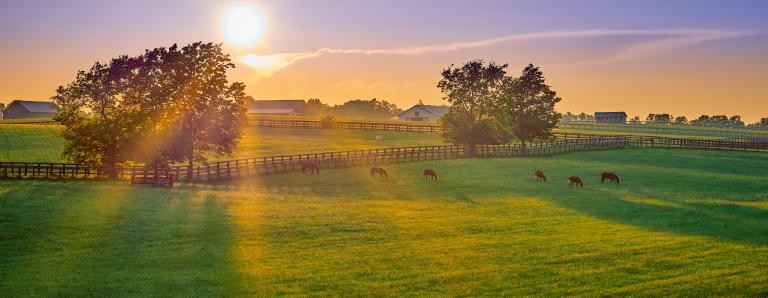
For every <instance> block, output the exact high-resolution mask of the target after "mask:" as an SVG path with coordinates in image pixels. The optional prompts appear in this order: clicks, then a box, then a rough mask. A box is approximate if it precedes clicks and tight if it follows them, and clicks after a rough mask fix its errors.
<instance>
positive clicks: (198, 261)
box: [3, 182, 242, 296]
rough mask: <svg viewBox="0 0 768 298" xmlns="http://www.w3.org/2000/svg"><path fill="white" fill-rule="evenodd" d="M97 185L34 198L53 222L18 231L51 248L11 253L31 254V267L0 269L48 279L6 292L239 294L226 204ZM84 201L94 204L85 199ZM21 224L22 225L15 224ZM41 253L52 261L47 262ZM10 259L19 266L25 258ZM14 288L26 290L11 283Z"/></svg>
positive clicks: (46, 185) (186, 194)
mask: <svg viewBox="0 0 768 298" xmlns="http://www.w3.org/2000/svg"><path fill="white" fill-rule="evenodd" d="M101 183H102V182H92V183H90V184H88V183H83V184H82V185H81V186H80V187H79V188H77V187H76V188H75V189H71V188H69V187H66V186H65V187H63V188H64V189H68V193H59V194H58V197H56V198H53V197H50V198H48V197H47V196H46V198H47V199H44V200H42V202H41V203H44V204H50V205H51V207H50V208H47V209H45V210H47V211H44V212H41V214H37V215H35V216H34V217H35V218H48V219H49V220H52V221H54V222H55V223H56V224H55V225H49V227H48V230H47V231H30V232H27V235H26V236H24V237H32V238H37V237H43V238H46V239H51V241H55V243H59V244H58V245H55V246H56V247H53V246H51V245H48V246H51V247H48V246H46V247H48V248H47V249H44V250H29V251H17V252H16V253H17V254H22V255H24V257H25V258H26V259H35V260H38V261H36V263H35V264H37V265H39V266H36V267H37V269H35V270H36V271H30V270H29V269H27V268H19V269H20V270H15V271H14V270H13V269H12V268H6V267H4V269H3V272H6V270H7V269H8V270H10V271H9V272H10V274H13V275H14V276H11V277H13V278H14V279H16V280H19V279H21V278H23V276H21V275H30V274H31V275H34V276H50V278H49V279H48V280H32V281H29V282H25V283H23V285H22V284H21V283H18V284H16V285H8V287H9V290H12V291H10V292H7V293H14V292H15V293H19V294H22V293H28V294H33V293H34V295H44V296H47V295H64V296H114V295H181V296H200V295H204V296H233V295H238V293H241V291H242V283H241V282H242V277H241V275H240V273H239V272H238V270H237V268H236V264H234V258H233V257H232V255H231V254H232V247H234V245H235V241H236V240H235V238H234V232H233V229H234V227H233V226H232V223H231V222H230V221H229V219H228V217H227V212H226V208H227V206H226V203H222V201H221V200H219V199H217V198H211V197H203V196H200V195H199V193H198V192H197V191H196V190H189V189H187V190H184V189H171V190H168V189H157V188H142V187H138V188H134V187H130V186H127V185H125V184H113V183H110V184H108V185H109V186H108V187H106V188H104V189H102V192H94V191H93V190H94V189H99V188H100V187H101V185H103V184H101ZM50 184H52V182H40V183H37V185H36V187H33V188H32V189H29V190H27V192H26V193H25V194H24V195H23V196H22V197H20V199H27V200H31V199H34V198H36V197H39V196H40V195H42V194H45V193H48V192H49V191H48V190H47V189H50V188H55V187H52V185H50ZM21 189H26V188H25V187H21ZM89 193H90V195H89ZM110 201H111V202H110ZM59 202H67V203H65V204H61V203H59ZM88 202H101V203H98V204H97V205H89V204H87V203H88ZM110 208H112V209H111V210H109V209H110ZM30 209H31V210H39V209H38V208H30ZM78 209H80V210H78ZM84 209H87V210H84ZM105 209H107V210H105ZM56 218H61V219H64V220H57V219H56ZM78 219H80V220H78ZM28 225H30V223H23V226H28ZM45 235H48V236H45ZM30 241H31V240H30ZM30 241H26V242H28V243H27V244H29V243H32V242H30ZM21 242H22V243H23V242H25V241H21ZM55 243H54V244H55ZM3 249H5V248H3ZM14 249H23V248H22V247H21V246H19V247H17V248H14ZM4 254H5V252H4ZM51 258H53V259H51ZM46 259H49V260H56V261H55V262H50V263H48V262H45V260H46ZM41 262H42V263H41ZM38 263H39V264H38ZM57 264H58V265H57ZM5 265H9V262H4V266H5ZM10 265H13V266H17V267H18V266H22V267H23V266H24V265H25V263H23V262H21V263H16V264H14V263H10ZM14 272H16V273H14ZM4 275H5V274H4ZM34 276H29V277H34ZM22 286H23V287H26V289H19V288H18V287H22ZM163 293H164V294H163Z"/></svg>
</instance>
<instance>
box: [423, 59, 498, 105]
mask: <svg viewBox="0 0 768 298" xmlns="http://www.w3.org/2000/svg"><path fill="white" fill-rule="evenodd" d="M506 68H507V64H503V65H498V64H496V63H494V62H490V63H487V64H486V63H484V62H483V61H482V60H472V61H469V62H467V63H466V64H464V65H463V66H461V67H456V68H454V67H453V65H451V66H450V67H448V68H447V69H444V70H443V72H442V73H441V74H442V76H443V78H442V79H441V80H440V82H438V83H437V87H438V88H440V91H442V92H443V94H444V97H443V99H444V100H446V101H448V102H449V103H451V107H452V108H455V109H457V110H461V111H464V112H467V113H469V114H471V115H472V117H473V118H474V119H483V118H492V117H493V116H494V113H495V110H496V107H497V103H496V93H497V92H498V90H499V88H500V87H501V85H502V83H503V81H504V77H505V75H506V71H505V69H506Z"/></svg>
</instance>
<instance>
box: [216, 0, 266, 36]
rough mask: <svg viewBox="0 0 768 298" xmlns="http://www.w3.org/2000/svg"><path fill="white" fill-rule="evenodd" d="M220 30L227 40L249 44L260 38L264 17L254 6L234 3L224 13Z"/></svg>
mask: <svg viewBox="0 0 768 298" xmlns="http://www.w3.org/2000/svg"><path fill="white" fill-rule="evenodd" d="M221 30H222V31H223V33H224V35H225V36H226V38H227V40H229V41H231V42H233V43H235V44H237V45H240V46H249V45H252V44H254V43H256V42H257V41H259V38H261V35H262V33H263V32H264V18H263V17H262V15H261V13H260V12H259V10H258V9H256V7H254V6H251V5H247V4H239V5H234V6H232V7H230V8H229V9H227V11H226V12H225V13H224V16H223V17H222V19H221Z"/></svg>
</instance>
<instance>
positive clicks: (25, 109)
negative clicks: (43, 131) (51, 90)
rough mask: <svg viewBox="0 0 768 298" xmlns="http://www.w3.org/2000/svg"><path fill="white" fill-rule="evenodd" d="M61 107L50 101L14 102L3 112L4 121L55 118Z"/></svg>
mask: <svg viewBox="0 0 768 298" xmlns="http://www.w3.org/2000/svg"><path fill="white" fill-rule="evenodd" d="M58 112H59V107H58V106H56V104H55V103H53V102H50V101H31V100H14V101H12V102H11V103H10V104H8V107H6V108H5V110H4V111H3V119H23V118H49V119H50V118H53V116H55V115H56V113H58Z"/></svg>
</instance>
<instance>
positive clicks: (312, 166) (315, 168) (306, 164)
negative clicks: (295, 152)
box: [301, 161, 320, 174]
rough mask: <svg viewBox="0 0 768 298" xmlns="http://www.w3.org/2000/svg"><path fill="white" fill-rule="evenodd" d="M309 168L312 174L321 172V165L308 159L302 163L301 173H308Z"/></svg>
mask: <svg viewBox="0 0 768 298" xmlns="http://www.w3.org/2000/svg"><path fill="white" fill-rule="evenodd" d="M307 170H309V173H310V174H320V166H319V165H318V164H316V163H314V162H311V161H307V162H304V163H302V164H301V173H302V174H306V173H307Z"/></svg>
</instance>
